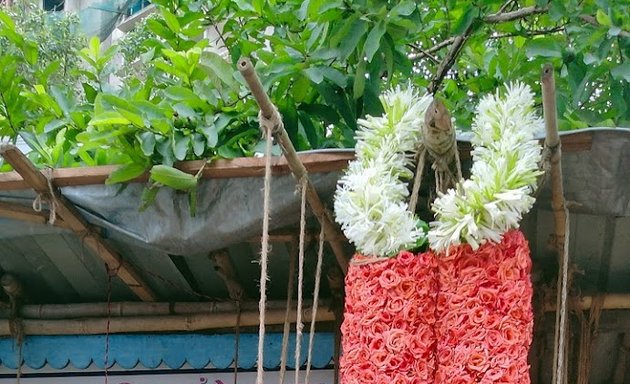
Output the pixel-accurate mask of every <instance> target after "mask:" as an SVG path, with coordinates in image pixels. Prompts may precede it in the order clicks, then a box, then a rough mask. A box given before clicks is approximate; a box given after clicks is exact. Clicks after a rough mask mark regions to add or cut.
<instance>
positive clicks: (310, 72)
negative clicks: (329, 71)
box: [304, 67, 324, 84]
mask: <svg viewBox="0 0 630 384" xmlns="http://www.w3.org/2000/svg"><path fill="white" fill-rule="evenodd" d="M304 74H305V75H306V77H308V78H309V79H311V81H312V82H313V83H315V84H320V83H321V82H322V81H324V71H323V70H322V67H311V68H307V69H305V70H304Z"/></svg>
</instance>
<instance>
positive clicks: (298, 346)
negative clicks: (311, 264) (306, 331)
mask: <svg viewBox="0 0 630 384" xmlns="http://www.w3.org/2000/svg"><path fill="white" fill-rule="evenodd" d="M307 182H308V181H307V179H306V178H302V180H300V184H299V190H300V193H301V202H300V247H299V251H298V286H297V289H298V295H297V309H296V320H295V383H299V378H300V365H301V364H300V361H301V356H300V355H301V352H302V328H303V327H304V324H302V288H303V287H302V285H303V283H304V242H305V237H306V186H307Z"/></svg>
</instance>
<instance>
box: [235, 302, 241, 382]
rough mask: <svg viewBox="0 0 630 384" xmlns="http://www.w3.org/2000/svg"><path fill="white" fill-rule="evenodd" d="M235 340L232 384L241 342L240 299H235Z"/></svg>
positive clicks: (236, 378)
mask: <svg viewBox="0 0 630 384" xmlns="http://www.w3.org/2000/svg"><path fill="white" fill-rule="evenodd" d="M235 337H236V341H235V342H234V343H235V345H234V384H237V383H238V357H239V351H238V350H239V344H240V343H241V299H240V298H239V300H237V301H236V335H235Z"/></svg>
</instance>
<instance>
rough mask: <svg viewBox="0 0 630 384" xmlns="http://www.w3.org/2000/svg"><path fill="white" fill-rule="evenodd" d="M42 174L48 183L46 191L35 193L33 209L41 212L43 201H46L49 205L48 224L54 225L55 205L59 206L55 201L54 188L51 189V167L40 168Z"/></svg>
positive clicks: (55, 216) (55, 218)
mask: <svg viewBox="0 0 630 384" xmlns="http://www.w3.org/2000/svg"><path fill="white" fill-rule="evenodd" d="M42 174H43V175H44V176H45V177H46V182H47V183H48V192H46V193H38V194H37V196H36V197H35V199H34V200H33V211H35V212H41V211H42V205H43V202H44V201H46V202H47V203H48V207H49V214H48V224H50V225H54V224H55V221H56V220H57V207H58V206H59V202H58V201H57V197H56V196H55V190H54V189H53V185H52V178H53V175H52V169H51V168H45V169H43V170H42Z"/></svg>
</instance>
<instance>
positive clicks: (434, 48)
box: [409, 36, 455, 61]
mask: <svg viewBox="0 0 630 384" xmlns="http://www.w3.org/2000/svg"><path fill="white" fill-rule="evenodd" d="M453 42H455V36H453V37H449V38H448V39H446V40H443V41H440V42H439V43H437V44H435V45H434V46H432V47H431V48H429V49H425V51H424V52H418V53H414V54H411V55H410V56H409V59H411V60H414V61H415V60H420V59H423V58H425V57H426V55H427V54H433V53H435V52H437V51H439V50H440V49H442V48H444V47H448V46H449V45H451V44H453Z"/></svg>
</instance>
